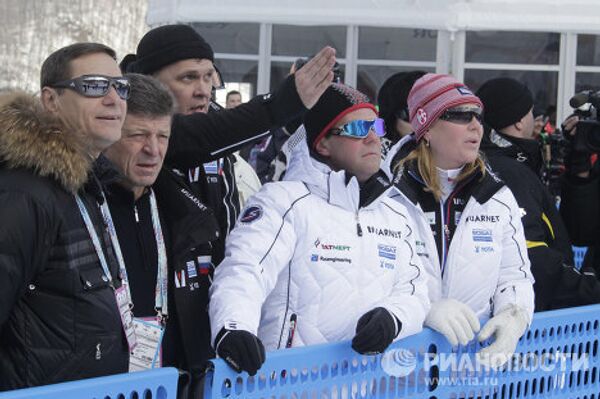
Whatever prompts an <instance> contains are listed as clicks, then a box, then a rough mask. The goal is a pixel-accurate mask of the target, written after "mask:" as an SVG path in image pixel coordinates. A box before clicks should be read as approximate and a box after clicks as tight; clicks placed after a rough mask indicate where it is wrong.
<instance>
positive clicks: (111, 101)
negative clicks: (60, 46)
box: [42, 53, 127, 157]
mask: <svg viewBox="0 0 600 399" xmlns="http://www.w3.org/2000/svg"><path fill="white" fill-rule="evenodd" d="M70 72H71V73H70V78H71V79H72V78H76V77H79V76H82V75H103V76H110V77H118V76H122V75H121V71H120V70H119V66H118V65H117V62H116V61H115V60H114V59H112V58H111V57H110V56H109V55H108V54H104V53H94V54H87V55H84V56H81V57H79V58H76V59H74V60H73V61H71V63H70ZM59 91H61V93H60V94H59ZM42 102H43V104H44V107H45V108H46V110H48V111H50V112H51V113H53V114H54V115H56V116H58V117H59V118H60V119H61V120H62V121H63V122H64V123H65V124H66V126H67V127H68V128H69V129H73V130H76V131H78V132H81V133H82V134H84V135H85V136H86V137H88V138H89V143H90V148H89V152H90V155H92V156H93V157H97V156H98V155H99V154H100V152H102V151H103V150H104V149H106V148H107V147H109V146H110V145H111V144H113V143H114V142H116V141H118V140H119V139H120V138H121V127H122V126H123V121H124V120H125V114H126V112H127V102H126V100H124V99H122V98H121V97H119V95H118V94H117V92H116V90H115V88H114V87H113V86H111V87H110V89H109V90H108V92H107V93H106V95H104V96H101V97H86V96H84V95H82V94H80V93H78V92H77V91H76V90H71V89H57V88H50V87H44V88H43V89H42Z"/></svg>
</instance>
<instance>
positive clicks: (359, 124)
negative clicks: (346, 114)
mask: <svg viewBox="0 0 600 399" xmlns="http://www.w3.org/2000/svg"><path fill="white" fill-rule="evenodd" d="M371 130H372V131H373V133H375V134H376V135H377V136H378V137H383V136H384V135H385V127H384V124H383V119H381V118H375V120H372V121H365V120H362V119H357V120H355V121H352V122H348V123H346V124H345V125H344V126H341V127H336V128H333V129H331V133H332V134H337V135H338V136H346V137H352V138H355V139H364V138H365V137H367V136H368V135H369V132H370V131H371Z"/></svg>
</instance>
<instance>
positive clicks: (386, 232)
mask: <svg viewBox="0 0 600 399" xmlns="http://www.w3.org/2000/svg"><path fill="white" fill-rule="evenodd" d="M367 232H368V233H369V234H375V235H378V236H380V237H392V238H398V239H400V238H402V231H401V230H393V229H386V228H381V227H375V226H367Z"/></svg>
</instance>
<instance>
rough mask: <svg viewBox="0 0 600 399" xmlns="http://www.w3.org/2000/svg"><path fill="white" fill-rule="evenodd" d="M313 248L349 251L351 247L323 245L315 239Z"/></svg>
mask: <svg viewBox="0 0 600 399" xmlns="http://www.w3.org/2000/svg"><path fill="white" fill-rule="evenodd" d="M315 248H321V249H323V250H325V251H350V249H352V247H351V246H350V245H344V244H324V243H322V242H321V240H320V239H318V238H317V240H316V241H315Z"/></svg>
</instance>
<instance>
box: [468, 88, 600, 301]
mask: <svg viewBox="0 0 600 399" xmlns="http://www.w3.org/2000/svg"><path fill="white" fill-rule="evenodd" d="M477 96H478V97H479V98H480V99H481V101H482V102H483V105H484V109H485V113H484V121H485V123H486V124H487V125H488V126H489V127H490V128H491V130H490V131H489V134H487V135H484V139H483V143H482V145H481V149H482V151H483V152H484V153H485V155H486V156H487V159H488V161H489V163H490V165H491V167H492V170H493V171H494V172H495V173H497V174H498V176H499V177H500V178H501V179H502V181H504V182H505V183H506V185H507V186H508V188H510V190H511V191H512V193H513V194H514V196H515V199H516V200H517V203H518V205H519V207H520V208H519V209H520V211H521V221H522V222H523V228H524V231H525V239H526V240H527V253H528V255H529V260H530V261H531V271H532V272H533V276H534V277H535V281H536V284H535V286H534V289H535V309H536V311H543V310H551V309H559V308H564V307H570V306H580V305H588V304H592V303H598V302H600V284H599V282H598V281H597V279H596V276H595V275H594V274H593V273H580V272H579V271H578V270H577V269H576V268H575V267H573V251H572V249H571V242H570V240H569V236H568V234H567V231H566V227H565V225H564V223H563V221H562V218H561V217H560V215H559V213H558V209H557V208H556V205H555V201H554V199H553V197H552V196H551V195H550V193H549V192H548V189H547V188H546V186H544V185H543V184H542V182H541V180H540V175H539V174H540V173H541V168H542V154H541V147H540V142H539V141H538V140H536V139H535V138H533V129H534V118H533V113H532V110H533V97H532V95H531V92H530V91H529V89H528V88H527V87H526V86H525V85H523V84H522V83H520V82H518V81H517V80H514V79H511V78H496V79H491V80H488V81H487V82H485V83H484V84H483V85H482V86H481V88H480V89H479V90H478V91H477Z"/></svg>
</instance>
